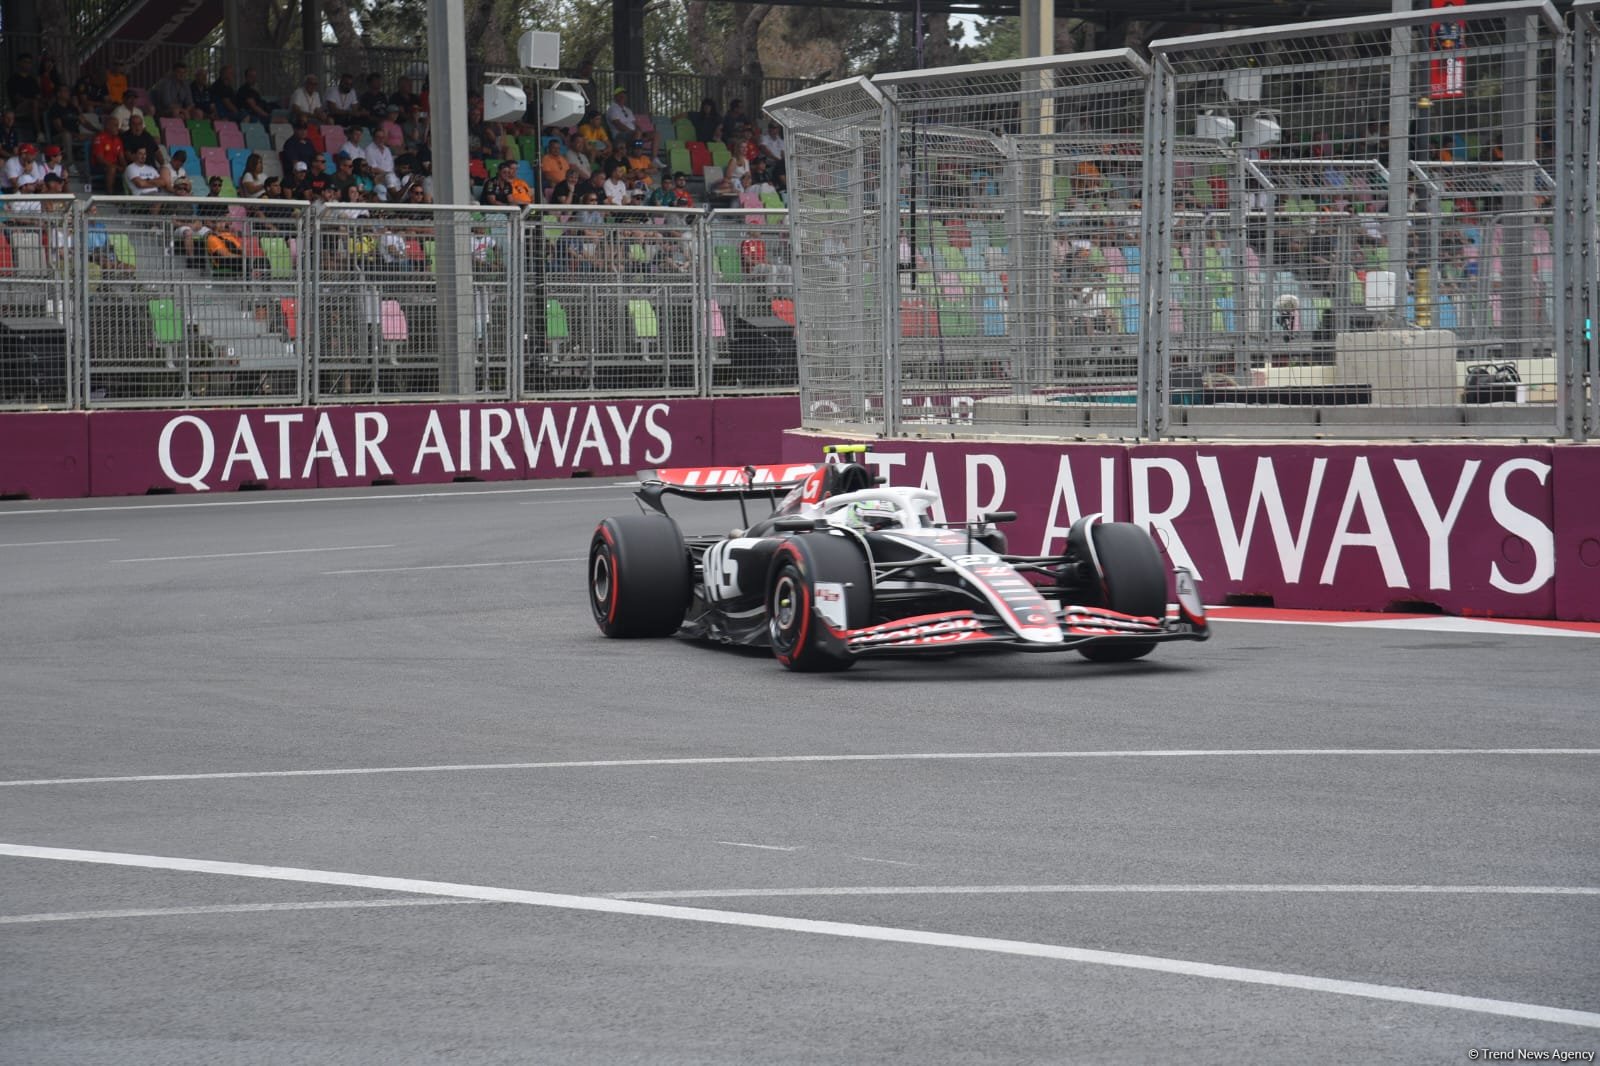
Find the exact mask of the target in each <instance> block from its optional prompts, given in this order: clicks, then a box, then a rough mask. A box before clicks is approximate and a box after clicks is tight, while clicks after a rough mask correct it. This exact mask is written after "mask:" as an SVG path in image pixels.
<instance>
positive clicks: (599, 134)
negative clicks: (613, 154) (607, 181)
mask: <svg viewBox="0 0 1600 1066" xmlns="http://www.w3.org/2000/svg"><path fill="white" fill-rule="evenodd" d="M578 133H579V134H580V135H581V136H582V137H583V139H584V140H585V141H587V142H588V152H589V155H590V157H591V158H594V159H599V158H600V156H601V155H602V154H603V153H606V152H609V151H611V134H609V133H607V132H606V124H605V123H604V122H602V121H600V112H598V111H595V110H594V109H592V108H591V109H590V110H589V111H587V112H585V113H584V116H583V121H582V122H580V123H578Z"/></svg>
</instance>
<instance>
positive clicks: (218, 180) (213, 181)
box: [206, 174, 227, 199]
mask: <svg viewBox="0 0 1600 1066" xmlns="http://www.w3.org/2000/svg"><path fill="white" fill-rule="evenodd" d="M226 193H227V190H226V189H224V188H223V187H222V175H220V174H213V175H212V176H211V177H209V178H207V179H206V195H207V196H209V197H211V198H212V199H221V197H222V196H223V195H225V194H226Z"/></svg>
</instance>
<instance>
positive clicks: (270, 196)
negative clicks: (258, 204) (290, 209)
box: [261, 174, 289, 200]
mask: <svg viewBox="0 0 1600 1066" xmlns="http://www.w3.org/2000/svg"><path fill="white" fill-rule="evenodd" d="M261 198H262V199H263V200H287V199H289V193H288V191H287V190H286V189H284V187H283V179H282V178H280V177H278V176H277V175H275V174H269V175H267V180H266V181H265V182H263V183H262V187H261Z"/></svg>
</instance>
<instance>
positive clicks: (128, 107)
mask: <svg viewBox="0 0 1600 1066" xmlns="http://www.w3.org/2000/svg"><path fill="white" fill-rule="evenodd" d="M138 99H139V97H138V94H137V93H135V92H134V91H133V90H132V89H129V90H128V91H127V92H125V93H123V94H122V101H121V102H120V103H119V104H117V106H116V107H114V108H112V109H111V114H112V115H113V116H114V117H115V118H116V120H117V128H118V129H120V130H124V131H125V130H129V129H132V128H133V116H135V115H138V116H139V118H140V119H141V120H143V118H144V111H143V110H141V109H140V107H139V104H138Z"/></svg>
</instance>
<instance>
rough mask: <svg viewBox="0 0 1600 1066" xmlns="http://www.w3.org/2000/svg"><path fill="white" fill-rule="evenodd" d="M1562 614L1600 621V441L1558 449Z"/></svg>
mask: <svg viewBox="0 0 1600 1066" xmlns="http://www.w3.org/2000/svg"><path fill="white" fill-rule="evenodd" d="M1551 451H1552V452H1553V453H1554V458H1555V463H1554V467H1555V469H1554V470H1552V471H1551V472H1550V483H1551V486H1552V488H1553V491H1554V495H1555V510H1556V617H1557V618H1561V619H1566V620H1569V621H1581V622H1600V444H1587V445H1585V444H1566V445H1561V446H1560V447H1556V448H1552V449H1551Z"/></svg>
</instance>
